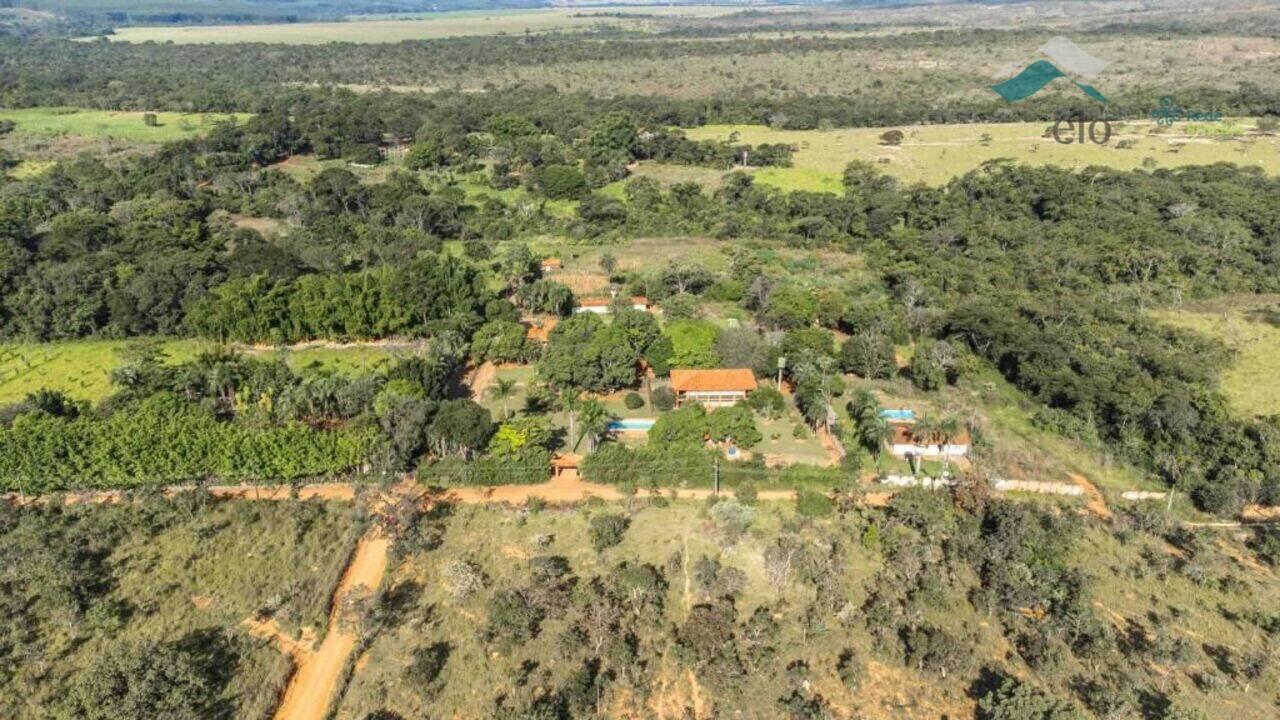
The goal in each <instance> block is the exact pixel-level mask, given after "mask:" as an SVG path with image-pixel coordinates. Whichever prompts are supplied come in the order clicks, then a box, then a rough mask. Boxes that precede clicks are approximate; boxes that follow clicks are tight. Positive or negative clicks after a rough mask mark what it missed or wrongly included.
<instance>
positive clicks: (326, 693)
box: [274, 530, 391, 720]
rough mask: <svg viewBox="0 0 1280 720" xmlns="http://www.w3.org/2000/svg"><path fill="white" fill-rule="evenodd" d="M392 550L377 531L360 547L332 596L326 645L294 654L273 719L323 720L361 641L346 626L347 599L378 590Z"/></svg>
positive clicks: (294, 650)
mask: <svg viewBox="0 0 1280 720" xmlns="http://www.w3.org/2000/svg"><path fill="white" fill-rule="evenodd" d="M390 548H391V542H390V541H389V540H388V539H387V538H385V537H382V536H381V534H379V533H378V532H377V531H376V530H375V531H373V532H371V533H370V534H368V535H365V536H364V537H363V538H361V539H360V542H359V543H357V544H356V549H355V552H353V553H352V554H351V562H350V563H348V565H347V569H346V571H345V572H344V573H343V575H342V580H341V581H340V582H339V583H338V588H337V589H336V590H334V593H333V600H332V601H331V603H332V609H331V610H330V611H329V630H328V632H326V633H325V636H324V641H323V642H322V643H320V647H319V648H316V649H315V650H312V651H305V650H301V651H300V650H299V649H297V648H294V649H293V652H292V653H291V654H293V657H294V662H295V663H296V665H297V668H296V670H295V671H294V673H293V677H291V678H289V686H288V687H287V688H286V689H285V693H284V699H283V700H282V701H281V702H280V707H279V708H277V709H276V714H275V716H274V717H275V720H324V718H325V716H326V714H327V713H328V711H329V705H330V704H332V703H333V701H334V700H335V698H336V696H337V693H338V685H339V683H340V682H341V681H342V672H343V670H344V669H345V668H346V666H347V662H348V661H349V660H350V659H351V653H353V652H354V651H355V649H356V642H357V640H358V637H357V636H356V633H355V631H354V630H353V629H352V628H351V627H350V625H351V623H349V622H346V621H348V620H349V619H350V618H346V617H345V613H347V612H349V611H348V608H347V607H346V603H345V600H346V599H347V598H348V597H350V596H351V594H352V593H353V592H356V591H358V590H362V589H366V590H368V591H374V590H377V588H378V586H379V585H381V584H382V576H383V574H384V573H385V572H386V569H387V552H388V550H390ZM286 651H288V649H286Z"/></svg>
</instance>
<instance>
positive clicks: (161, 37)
mask: <svg viewBox="0 0 1280 720" xmlns="http://www.w3.org/2000/svg"><path fill="white" fill-rule="evenodd" d="M732 12H735V10H734V9H733V8H732V7H724V6H713V5H708V6H698V5H677V6H670V7H644V6H638V7H625V8H619V9H618V10H610V9H607V8H590V7H586V8H537V9H528V10H518V9H509V10H496V9H495V10H455V11H451V12H433V13H420V14H416V15H414V14H411V15H399V16H395V17H390V18H388V17H386V16H384V15H371V16H364V17H353V18H349V19H346V20H344V21H343V22H314V23H288V24H279V25H252V26H238V27H228V26H225V25H222V26H220V25H194V26H185V27H183V26H164V27H127V28H121V29H120V30H117V31H116V32H115V33H114V34H112V35H110V36H109V39H111V40H113V41H120V42H133V43H142V42H161V43H163V42H174V43H184V44H185V43H192V44H199V43H220V44H222V43H281V44H286V45H293V44H315V43H332V42H347V43H396V42H403V41H405V40H427V39H435V38H452V37H467V36H473V35H522V34H525V33H530V32H532V33H545V32H573V31H581V30H586V29H589V28H590V29H602V28H610V29H617V30H620V31H622V30H627V31H644V30H646V29H648V28H650V27H652V26H653V25H654V19H667V18H693V17H715V16H717V15H726V14H729V13H732Z"/></svg>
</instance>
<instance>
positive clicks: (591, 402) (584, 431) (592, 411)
mask: <svg viewBox="0 0 1280 720" xmlns="http://www.w3.org/2000/svg"><path fill="white" fill-rule="evenodd" d="M610 420H612V417H611V416H610V415H609V411H608V409H606V408H605V406H604V403H602V402H600V401H599V400H596V399H595V398H589V399H587V400H584V401H583V402H582V403H581V404H580V406H579V407H578V422H579V425H580V427H581V429H580V430H579V431H578V432H579V436H578V437H576V438H573V436H572V435H571V436H570V437H571V438H573V441H574V442H573V449H574V450H577V449H578V444H579V443H580V442H582V439H583V438H586V440H587V452H593V451H594V450H595V449H596V443H597V442H598V441H599V440H600V436H601V435H603V434H604V433H605V431H606V430H608V429H609V422H610Z"/></svg>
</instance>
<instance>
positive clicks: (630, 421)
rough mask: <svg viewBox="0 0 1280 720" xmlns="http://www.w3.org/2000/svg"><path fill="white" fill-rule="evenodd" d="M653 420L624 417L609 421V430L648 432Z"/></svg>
mask: <svg viewBox="0 0 1280 720" xmlns="http://www.w3.org/2000/svg"><path fill="white" fill-rule="evenodd" d="M651 427H653V420H650V419H648V418H624V419H622V420H614V421H613V422H611V423H609V432H649V428H651Z"/></svg>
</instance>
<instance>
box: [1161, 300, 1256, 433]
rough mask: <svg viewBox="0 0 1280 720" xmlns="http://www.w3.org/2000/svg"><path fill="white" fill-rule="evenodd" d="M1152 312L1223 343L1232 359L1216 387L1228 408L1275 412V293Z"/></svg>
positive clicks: (1245, 413)
mask: <svg viewBox="0 0 1280 720" xmlns="http://www.w3.org/2000/svg"><path fill="white" fill-rule="evenodd" d="M1155 316H1156V317H1157V318H1158V319H1160V320H1162V321H1164V322H1166V323H1168V324H1170V325H1173V326H1175V327H1180V328H1184V329H1187V330H1194V331H1196V332H1199V333H1203V334H1204V335H1207V336H1209V337H1211V338H1214V339H1216V340H1219V341H1221V342H1222V343H1223V344H1225V345H1226V346H1227V349H1228V350H1230V351H1231V354H1232V357H1233V358H1234V360H1233V362H1232V365H1231V367H1230V368H1228V369H1227V371H1226V372H1224V373H1223V374H1222V379H1221V385H1220V389H1221V391H1222V394H1223V395H1225V396H1226V398H1227V402H1228V403H1229V404H1230V406H1231V408H1232V410H1234V411H1235V412H1236V413H1238V414H1239V415H1241V416H1245V417H1254V416H1265V415H1274V414H1277V413H1280V381H1278V379H1280V297H1277V296H1274V295H1259V296H1240V297H1234V298H1225V299H1223V300H1218V301H1213V302H1209V303H1203V304H1197V305H1194V306H1191V307H1188V308H1185V309H1180V310H1165V311H1160V312H1157V313H1155Z"/></svg>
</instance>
